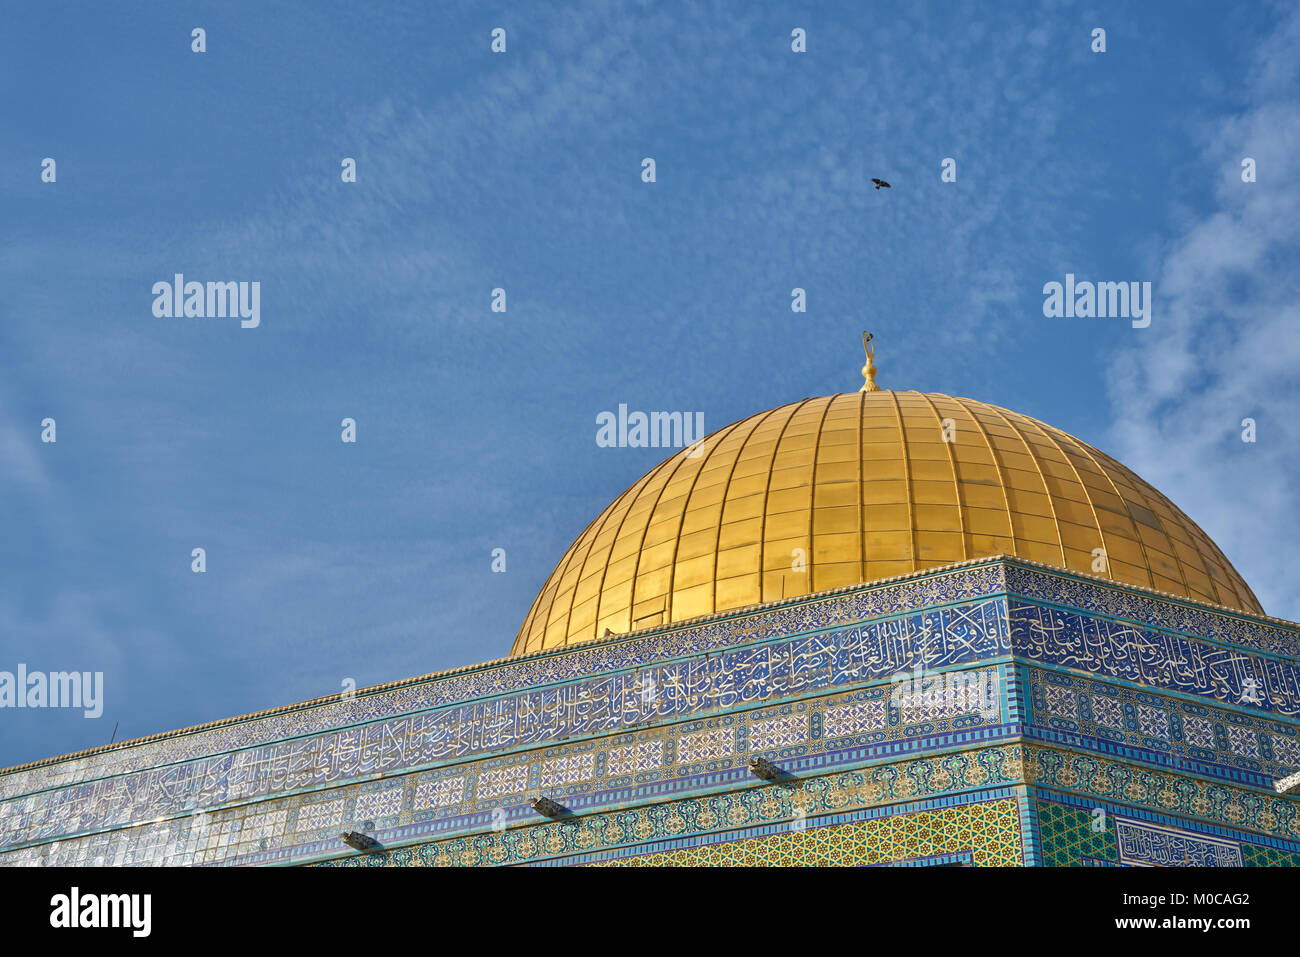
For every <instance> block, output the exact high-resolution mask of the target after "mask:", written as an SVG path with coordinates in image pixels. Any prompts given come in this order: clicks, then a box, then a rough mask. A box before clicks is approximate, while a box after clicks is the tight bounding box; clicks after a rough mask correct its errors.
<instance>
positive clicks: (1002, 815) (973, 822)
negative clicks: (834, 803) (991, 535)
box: [602, 800, 1022, 867]
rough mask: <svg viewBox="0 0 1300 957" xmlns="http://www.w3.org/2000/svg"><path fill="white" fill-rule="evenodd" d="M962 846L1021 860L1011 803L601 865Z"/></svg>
mask: <svg viewBox="0 0 1300 957" xmlns="http://www.w3.org/2000/svg"><path fill="white" fill-rule="evenodd" d="M961 852H969V853H970V855H971V862H972V863H973V864H975V865H976V866H981V867H996V866H1002V867H1006V866H1018V865H1020V864H1021V863H1022V859H1021V848H1020V814H1019V811H1018V808H1017V805H1016V802H1015V801H1014V800H1004V801H993V802H990V803H988V804H970V805H964V806H960V807H948V808H943V809H941V810H937V811H923V812H921V813H920V814H897V815H893V816H891V817H884V818H876V819H874V820H869V821H857V822H853V823H850V824H837V825H832V826H827V827H805V828H803V829H802V830H792V829H788V830H786V831H784V832H782V833H777V834H772V835H769V836H767V837H759V838H751V839H750V840H745V841H728V842H725V843H720V844H707V845H704V846H700V847H688V848H682V849H680V850H676V851H669V852H668V853H664V854H649V855H645V856H642V857H623V858H615V859H613V860H610V861H606V862H602V863H603V865H604V866H611V865H615V866H616V865H624V866H627V865H638V866H645V867H664V866H686V867H860V866H863V865H868V864H883V863H886V862H891V861H902V860H909V859H912V858H917V857H924V856H930V855H939V854H957V853H961Z"/></svg>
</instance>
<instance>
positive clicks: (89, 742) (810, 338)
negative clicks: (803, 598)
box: [0, 2, 1300, 766]
mask: <svg viewBox="0 0 1300 957" xmlns="http://www.w3.org/2000/svg"><path fill="white" fill-rule="evenodd" d="M877 7H878V8H877ZM194 27H203V28H204V29H205V30H206V32H207V52H205V53H203V54H196V53H193V52H191V49H190V46H191V40H190V31H191V30H192V29H193V28H194ZM495 27H503V28H505V29H506V31H507V51H506V53H504V54H500V55H496V54H493V53H491V51H490V49H489V45H490V40H491V38H490V33H491V31H492V29H493V28H495ZM795 27H802V28H804V29H805V30H806V31H807V36H808V40H807V47H808V50H807V52H806V53H804V54H795V53H793V52H792V51H791V49H790V32H791V30H792V29H794V28H795ZM1095 27H1102V28H1104V29H1105V30H1106V31H1107V52H1105V53H1104V54H1094V53H1092V52H1091V50H1090V43H1091V31H1092V30H1093V29H1094V28H1095ZM1296 49H1300V16H1297V14H1296V11H1295V8H1294V7H1293V6H1272V5H1268V4H1253V5H1249V6H1246V7H1243V6H1241V5H1239V4H1233V3H1188V2H1179V3H1168V4H1165V3H1147V4H1141V5H1135V4H1098V3H1087V4H1077V3H1068V2H1050V3H1043V4H1039V5H1031V4H1027V3H1017V4H1005V5H990V4H962V3H955V2H944V3H933V4H925V3H916V4H912V3H908V4H894V5H889V6H887V7H886V6H879V5H876V6H875V7H873V5H868V4H862V3H847V4H842V5H837V4H829V3H827V4H810V5H809V4H800V5H787V4H779V3H773V4H761V5H760V4H748V3H740V2H735V3H707V4H671V3H642V4H636V3H625V4H608V3H591V4H572V5H571V4H547V3H532V2H530V3H528V4H519V5H516V6H515V8H514V9H511V8H509V7H505V6H501V5H484V6H475V5H467V4H456V3H440V4H428V3H423V2H421V3H410V4H396V3H384V4H378V5H373V6H372V7H369V8H366V9H365V11H364V12H360V11H359V8H357V6H356V5H355V4H329V3H323V2H311V3H303V4H276V5H275V9H273V10H271V9H267V5H264V4H252V3H246V4H243V3H234V4H212V5H203V4H161V3H157V4H141V5H136V6H135V7H134V8H133V9H132V11H131V12H123V11H121V10H116V9H115V10H108V9H106V8H103V7H102V6H101V5H97V4H88V3H85V4H69V5H62V4H42V5H40V6H39V7H24V8H22V9H17V8H15V9H14V10H11V11H9V12H8V13H7V14H6V27H5V30H4V31H3V32H2V33H0V117H2V118H3V127H2V128H3V131H4V135H3V137H0V211H2V215H0V223H2V224H3V225H2V226H0V492H2V496H0V501H2V502H3V505H0V651H2V652H3V655H2V656H0V670H13V669H14V668H15V667H16V665H17V664H18V663H19V662H22V663H25V664H26V665H27V666H28V667H29V668H30V669H32V670H45V671H56V670H71V669H76V670H83V671H103V672H104V673H105V685H106V688H105V708H104V714H103V717H101V718H99V719H98V720H87V719H84V718H82V717H81V715H80V712H66V711H52V710H46V711H39V712H38V711H6V712H3V713H0V766H3V765H8V764H13V763H18V762H22V761H28V760H34V759H37V758H41V757H45V756H49V755H53V754H56V753H64V752H68V751H72V750H77V749H80V748H85V747H93V746H95V745H99V744H106V743H108V741H109V738H110V735H111V734H112V733H113V728H114V725H115V724H117V725H119V727H118V731H117V737H118V739H119V740H121V739H123V738H129V737H137V736H141V735H145V734H151V733H155V732H159V731H165V730H169V729H172V728H176V727H182V726H186V725H191V724H195V723H199V722H203V721H210V720H215V719H219V718H223V717H229V716H232V715H236V714H241V713H245V712H249V711H254V710H259V709H263V708H269V707H274V706H277V705H281V704H287V703H291V702H294V701H298V700H303V699H306V698H311V697H315V696H318V695H323V694H330V693H334V692H337V691H339V690H340V688H341V682H342V681H343V680H344V679H346V678H351V679H353V680H355V681H356V682H357V684H358V685H359V686H365V685H369V684H375V683H379V682H385V681H392V680H397V679H400V678H404V677H409V676H411V675H415V674H422V673H426V672H430V671H435V670H440V669H444V668H449V667H455V666H459V665H465V664H471V663H475V662H478V661H483V660H488V659H492V658H497V657H501V656H504V655H505V654H507V653H508V651H509V649H510V645H511V642H512V640H513V638H514V635H515V632H516V630H517V629H518V627H519V624H520V623H521V622H522V620H523V618H524V616H525V614H526V613H527V611H528V607H529V605H530V603H531V601H532V599H533V597H534V594H535V593H536V591H537V589H538V588H539V587H540V586H541V584H542V583H543V581H544V580H545V578H546V576H547V575H548V574H549V572H550V570H551V568H552V566H553V564H554V563H555V562H556V561H557V560H558V559H559V558H560V556H561V555H562V554H563V553H564V551H565V549H566V548H567V547H568V545H569V543H570V542H571V541H572V539H573V538H574V537H575V536H576V535H577V534H578V533H579V532H580V531H581V530H582V528H583V527H584V526H585V525H586V524H587V522H588V521H590V519H591V518H592V517H594V516H595V515H596V514H597V513H598V512H599V511H600V510H601V509H602V508H603V507H604V506H605V504H606V503H608V502H609V501H610V500H611V499H613V498H614V497H615V496H616V495H617V494H618V493H620V492H621V491H622V490H623V489H624V488H626V487H627V486H628V485H630V484H631V483H632V482H634V481H635V480H636V479H637V478H638V477H639V476H640V475H641V474H642V473H643V472H645V471H646V470H647V469H649V468H650V467H651V466H653V465H654V464H656V463H657V462H658V461H659V459H660V457H661V452H660V451H658V450H652V449H628V448H625V449H608V448H600V447H598V446H597V445H596V443H595V441H594V437H595V417H596V415H597V414H598V413H600V412H601V411H604V410H613V409H617V407H618V405H619V404H620V403H626V404H627V405H628V407H629V408H631V409H645V410H654V409H665V410H690V411H694V410H701V411H703V413H704V423H705V428H706V431H713V430H714V429H716V428H719V427H721V426H723V425H726V424H728V423H730V422H732V421H735V420H736V419H739V418H742V417H744V416H746V415H749V414H751V413H753V412H755V411H759V410H762V409H766V408H771V407H774V406H777V405H782V404H784V403H786V402H790V401H793V400H797V399H800V398H803V397H805V396H809V395H823V394H827V393H831V392H837V391H853V390H855V389H856V388H857V387H858V385H859V384H860V383H861V378H860V376H859V374H858V368H859V366H860V365H861V349H860V343H859V335H860V330H862V329H870V330H871V331H872V332H874V333H875V336H876V342H877V345H878V355H877V363H878V365H879V367H880V373H879V379H880V382H881V384H882V385H883V386H884V387H886V388H901V389H908V388H915V389H921V390H926V391H936V392H945V393H949V394H953V395H961V396H970V397H973V398H977V399H981V400H984V401H988V402H992V403H995V404H998V405H1002V406H1005V407H1007V408H1011V409H1015V410H1017V411H1020V412H1024V413H1026V414H1029V415H1032V416H1035V417H1037V418H1040V419H1043V420H1045V421H1047V422H1050V423H1052V424H1053V425H1056V426H1058V427H1060V428H1062V429H1065V430H1066V431H1068V432H1070V433H1072V434H1075V435H1077V436H1079V437H1080V438H1082V439H1084V440H1085V441H1088V442H1090V443H1092V444H1094V445H1096V446H1098V447H1100V448H1101V449H1103V450H1105V451H1107V452H1109V453H1111V454H1113V455H1115V456H1116V457H1118V458H1120V459H1121V460H1122V461H1124V462H1126V463H1127V464H1128V465H1129V466H1131V467H1132V468H1134V469H1135V470H1136V471H1137V472H1138V473H1139V474H1140V475H1142V476H1143V477H1144V478H1146V479H1147V480H1148V481H1150V482H1151V483H1152V484H1154V485H1155V486H1156V487H1158V488H1160V489H1161V490H1162V491H1164V492H1165V493H1166V494H1167V495H1169V496H1170V498H1172V499H1173V500H1174V501H1175V502H1177V503H1178V504H1179V505H1180V506H1181V507H1182V508H1183V509H1184V510H1185V511H1187V512H1188V513H1189V514H1190V515H1191V516H1192V518H1193V519H1195V520H1196V521H1197V522H1198V523H1200V524H1201V525H1202V527H1204V528H1205V529H1206V530H1207V532H1209V534H1210V535H1211V536H1212V537H1213V538H1214V539H1215V540H1216V541H1217V542H1218V543H1219V544H1220V545H1221V546H1222V547H1223V548H1224V549H1225V551H1226V552H1227V553H1228V556H1229V557H1230V558H1231V559H1232V561H1233V562H1234V563H1235V564H1236V566H1237V568H1238V569H1239V570H1240V571H1241V572H1242V573H1243V575H1244V576H1245V577H1246V579H1247V581H1248V582H1249V583H1250V584H1251V585H1252V586H1253V587H1254V588H1255V590H1256V592H1257V593H1258V595H1259V597H1260V599H1261V601H1262V602H1263V604H1264V607H1265V608H1266V609H1267V610H1268V611H1269V612H1270V613H1271V614H1274V615H1277V616H1280V617H1286V618H1291V619H1295V618H1300V601H1298V600H1297V599H1296V598H1295V596H1294V591H1293V589H1292V588H1290V587H1288V586H1289V585H1290V584H1291V581H1290V579H1291V574H1290V569H1291V567H1292V566H1293V563H1294V561H1295V556H1296V548H1297V546H1296V541H1297V533H1300V511H1298V510H1297V508H1296V505H1295V502H1294V498H1293V476H1295V475H1296V474H1297V465H1298V464H1300V453H1297V447H1298V443H1300V424H1298V423H1297V420H1296V414H1297V410H1298V409H1300V405H1298V404H1297V402H1298V400H1300V387H1298V383H1297V378H1296V375H1295V371H1294V370H1295V369H1296V368H1297V362H1298V361H1300V334H1297V331H1296V330H1297V328H1298V325H1297V324H1298V323H1300V310H1298V309H1297V306H1296V302H1297V296H1296V292H1297V284H1300V278H1298V277H1300V270H1298V269H1297V268H1296V267H1297V265H1298V261H1297V260H1298V254H1297V250H1298V249H1300V243H1298V242H1297V240H1298V239H1300V225H1298V224H1300V83H1298V82H1297V65H1296V61H1297V57H1296V56H1295V50H1296ZM345 156H346V157H354V158H355V159H356V160H357V168H358V181H357V182H356V183H355V184H345V183H342V182H341V180H340V161H341V159H342V158H343V157H345ZM647 156H649V157H653V158H654V159H655V161H656V164H657V182H655V183H653V184H647V183H643V182H642V180H641V175H640V173H641V161H642V159H643V158H644V157H647ZM1245 156H1251V157H1254V158H1255V159H1256V161H1257V164H1258V181H1257V182H1255V183H1253V184H1244V183H1242V182H1241V177H1240V175H1239V174H1240V163H1241V159H1242V158H1243V157H1245ZM45 157H52V158H54V159H55V160H56V162H57V181H56V182H55V183H43V182H42V181H41V175H40V174H41V161H42V159H43V158H45ZM945 157H953V158H955V159H956V160H957V164H958V165H957V171H958V180H957V182H956V183H943V182H941V180H940V172H941V170H940V164H941V162H942V160H943V159H944V158H945ZM872 176H880V177H883V178H884V179H887V180H889V181H890V182H891V183H892V184H893V188H892V190H890V191H887V192H886V191H879V192H877V191H875V190H873V189H872V187H871V183H870V177H872ZM178 272H180V273H184V274H186V276H187V278H190V279H197V280H202V281H206V280H245V281H253V280H256V281H258V282H260V283H261V291H262V295H261V315H262V320H261V325H260V327H259V328H257V329H241V328H240V326H239V324H238V322H232V321H229V320H214V321H211V322H206V321H200V320H169V319H157V318H154V316H153V314H152V310H151V306H152V300H153V297H152V294H151V288H152V285H153V283H155V282H157V281H159V280H170V279H171V277H172V276H173V274H175V273H178ZM1067 272H1073V273H1075V274H1076V275H1078V276H1079V277H1080V278H1090V279H1094V280H1116V281H1118V280H1142V281H1151V282H1152V283H1153V286H1154V289H1155V305H1154V313H1153V321H1152V324H1151V326H1150V327H1149V328H1147V329H1134V328H1132V327H1131V326H1130V324H1129V323H1128V322H1127V321H1124V320H1113V319H1112V320H1099V319H1091V320H1089V319H1047V318H1044V316H1043V312H1042V303H1043V294H1042V287H1043V284H1044V283H1046V282H1049V281H1053V280H1056V281H1060V280H1062V279H1063V277H1064V275H1065V274H1066V273H1067ZM496 287H502V288H504V289H505V290H506V293H507V304H508V307H507V311H506V312H505V313H494V312H492V311H491V309H490V308H489V306H490V296H491V291H492V289H494V288H496ZM794 287H801V288H804V289H806V290H807V296H808V311H807V313H805V314H794V313H792V312H791V310H790V291H791V289H792V288H794ZM47 416H48V417H53V418H54V419H56V421H57V424H58V425H57V428H58V441H57V443H56V444H53V445H49V444H42V443H41V442H40V422H41V420H42V419H43V418H45V417H47ZM345 416H349V417H353V418H354V419H355V420H356V421H357V425H358V441H357V443H356V444H355V445H345V444H343V443H342V442H341V441H340V437H339V433H340V427H339V424H340V420H341V419H342V418H344V417H345ZM1248 416H1249V417H1253V418H1255V419H1256V420H1257V423H1258V441H1257V442H1256V443H1254V444H1245V443H1243V442H1241V441H1240V437H1239V436H1240V431H1241V429H1240V422H1241V420H1242V419H1243V418H1244V417H1248ZM195 547H202V548H204V549H206V552H207V571H206V573H204V574H202V575H196V574H193V573H192V572H191V571H190V561H191V559H190V554H191V549H193V548H195ZM497 547H501V548H505V549H506V554H507V569H508V570H507V572H506V573H505V574H493V573H492V572H491V570H490V562H491V550H492V549H493V548H497Z"/></svg>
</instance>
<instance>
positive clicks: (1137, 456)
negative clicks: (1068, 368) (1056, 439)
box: [1111, 10, 1300, 619]
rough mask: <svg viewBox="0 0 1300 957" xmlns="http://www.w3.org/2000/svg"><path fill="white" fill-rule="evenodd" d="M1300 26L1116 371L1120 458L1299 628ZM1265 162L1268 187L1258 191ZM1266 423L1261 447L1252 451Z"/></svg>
mask: <svg viewBox="0 0 1300 957" xmlns="http://www.w3.org/2000/svg"><path fill="white" fill-rule="evenodd" d="M1297 49H1300V11H1294V10H1291V11H1288V12H1287V14H1286V15H1285V17H1284V18H1283V19H1282V20H1281V22H1280V23H1279V24H1278V25H1277V27H1276V29H1275V30H1274V31H1273V32H1272V33H1271V34H1270V35H1269V36H1268V37H1267V38H1266V39H1265V40H1264V42H1263V43H1262V44H1261V46H1260V48H1259V51H1258V54H1257V57H1256V60H1255V65H1254V69H1253V71H1252V74H1251V77H1250V79H1249V81H1248V84H1247V87H1246V96H1247V103H1248V105H1247V106H1246V108H1245V109H1244V110H1243V111H1242V112H1241V113H1239V114H1238V115H1234V116H1225V117H1223V118H1222V120H1221V121H1220V122H1219V123H1218V125H1217V128H1215V129H1214V130H1212V132H1211V133H1210V134H1209V135H1208V136H1207V140H1206V142H1205V144H1204V154H1203V156H1202V164H1201V168H1202V170H1203V171H1204V174H1205V176H1206V184H1207V188H1212V189H1213V192H1214V198H1215V206H1216V208H1215V209H1214V210H1213V211H1212V212H1210V213H1208V214H1207V215H1204V216H1202V217H1200V218H1197V219H1194V220H1192V221H1191V222H1189V223H1187V224H1186V226H1185V228H1184V230H1183V232H1182V234H1181V235H1179V236H1178V237H1177V238H1175V239H1173V240H1172V241H1170V242H1168V243H1167V244H1166V245H1165V247H1164V249H1163V250H1162V251H1161V254H1160V256H1159V271H1158V277H1159V278H1158V282H1157V284H1156V290H1155V294H1156V310H1157V312H1156V317H1155V320H1154V321H1153V323H1152V325H1151V327H1150V328H1149V329H1147V330H1145V331H1143V332H1142V333H1140V334H1136V335H1135V337H1134V341H1135V344H1134V345H1133V346H1132V347H1131V348H1128V349H1126V350H1124V351H1123V352H1122V353H1121V354H1120V355H1119V356H1118V357H1117V358H1116V359H1115V361H1114V364H1113V367H1112V379H1111V382H1112V386H1111V398H1112V401H1113V404H1114V412H1115V421H1114V425H1113V430H1112V431H1113V435H1114V439H1115V443H1116V449H1115V450H1116V452H1117V453H1118V455H1119V457H1120V458H1121V459H1122V460H1123V461H1125V462H1126V463H1127V464H1129V465H1130V466H1131V467H1133V468H1134V469H1135V470H1136V471H1138V472H1139V474H1141V475H1142V476H1143V477H1144V478H1146V479H1147V480H1148V481H1151V482H1152V483H1153V484H1155V485H1156V486H1157V487H1158V488H1160V489H1161V490H1162V491H1164V492H1165V493H1166V494H1167V495H1169V496H1170V498H1172V499H1173V500H1174V501H1175V502H1177V503H1178V504H1179V506H1180V507H1182V508H1183V509H1184V510H1185V511H1186V512H1188V514H1189V515H1191V517H1192V518H1193V519H1194V520H1196V521H1197V522H1198V523H1199V524H1200V525H1201V526H1202V527H1203V528H1204V529H1205V530H1206V532H1207V533H1209V535H1210V536H1211V537H1212V538H1213V539H1214V540H1215V541H1216V542H1217V543H1218V544H1219V545H1220V547H1221V548H1223V549H1224V550H1225V551H1226V552H1227V554H1228V557H1229V558H1230V559H1231V560H1232V562H1233V564H1234V565H1235V566H1236V567H1237V569H1238V571H1240V572H1241V573H1242V575H1243V576H1244V577H1245V578H1246V580H1247V582H1248V583H1249V584H1250V585H1251V586H1252V587H1253V588H1254V589H1255V591H1256V593H1257V595H1258V596H1259V598H1260V600H1261V602H1262V603H1263V605H1264V608H1265V610H1267V611H1268V612H1269V613H1270V614H1273V615H1277V616H1280V617H1286V618H1290V619H1297V618H1300V599H1297V598H1296V595H1295V581H1294V578H1295V576H1294V569H1295V567H1296V563H1297V561H1298V560H1300V508H1297V505H1296V497H1295V493H1296V484H1295V483H1296V477H1297V475H1300V375H1298V374H1297V369H1300V275H1298V274H1297V273H1296V271H1295V254H1296V249H1297V247H1298V245H1300V87H1298V86H1297V84H1296V82H1295V79H1296V74H1297V59H1296V56H1295V51H1296V50H1297ZM1245 157H1251V158H1253V159H1254V160H1255V161H1256V163H1257V166H1258V181H1257V182H1255V183H1245V182H1243V181H1242V178H1241V162H1242V159H1243V158H1245ZM1246 418H1252V419H1255V420H1256V422H1257V441H1256V442H1255V443H1253V444H1250V443H1246V442H1243V441H1242V440H1241V436H1242V432H1243V428H1242V420H1243V419H1246Z"/></svg>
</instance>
